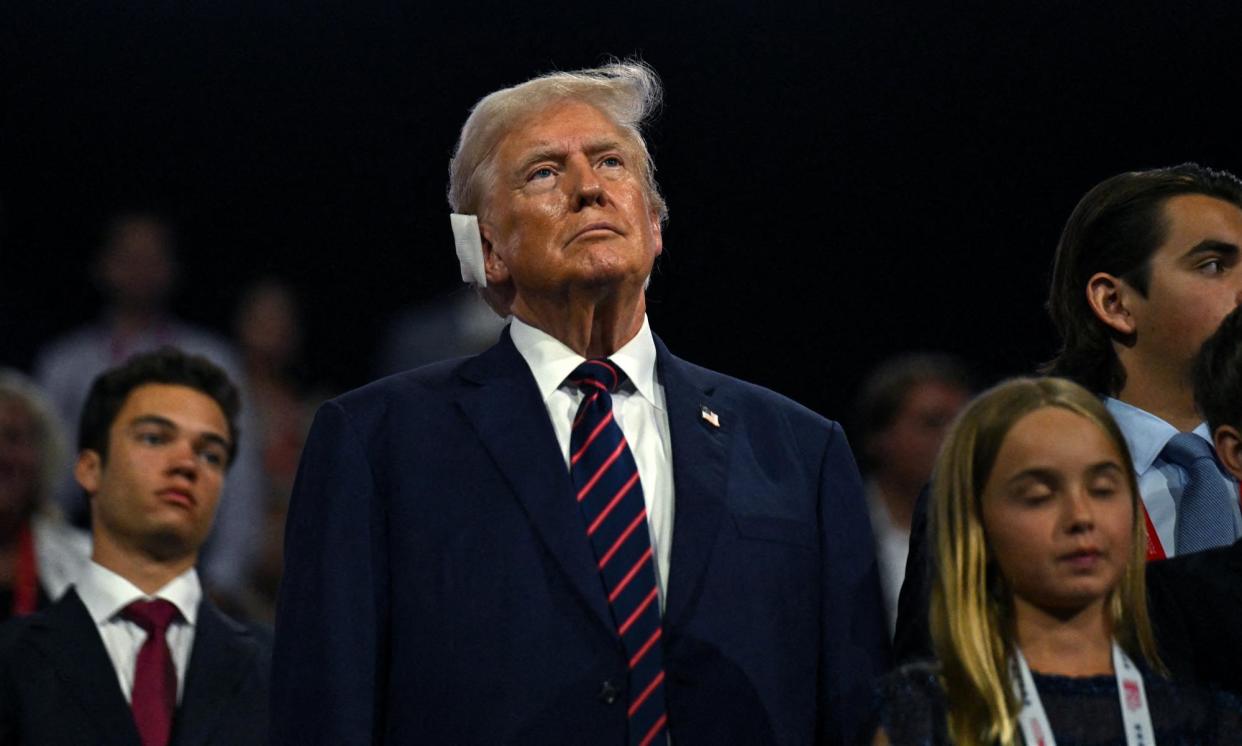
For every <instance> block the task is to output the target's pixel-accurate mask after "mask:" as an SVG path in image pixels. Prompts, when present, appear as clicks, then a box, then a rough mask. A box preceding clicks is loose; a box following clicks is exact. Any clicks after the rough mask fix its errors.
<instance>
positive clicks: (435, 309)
mask: <svg viewBox="0 0 1242 746" xmlns="http://www.w3.org/2000/svg"><path fill="white" fill-rule="evenodd" d="M504 326H505V320H504V318H503V317H501V316H498V315H496V314H495V313H493V312H492V309H490V308H488V307H487V303H485V302H484V301H483V299H482V298H480V297H479V295H478V293H473V292H470V291H469V290H460V291H457V292H455V293H452V294H450V295H446V296H442V297H439V298H436V299H434V300H431V301H427V302H425V303H420V304H418V305H416V306H413V307H411V308H406V309H403V310H402V311H400V312H398V314H397V315H396V316H395V318H393V320H392V321H391V322H389V325H388V329H387V330H386V331H385V333H384V339H383V341H382V342H381V343H380V351H379V360H378V363H377V370H376V373H377V374H378V375H380V376H388V375H392V374H393V373H400V372H401V371H403V370H410V369H412V368H418V367H421V366H423V365H427V364H428V363H434V362H437V361H439V360H448V359H449V358H454V357H464V356H465V355H477V354H479V353H480V352H482V351H483V350H486V349H487V348H488V347H491V346H492V345H493V344H495V342H496V337H498V336H500V330H501V329H503V328H504Z"/></svg>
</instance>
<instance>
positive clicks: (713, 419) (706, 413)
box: [699, 404, 720, 427]
mask: <svg viewBox="0 0 1242 746" xmlns="http://www.w3.org/2000/svg"><path fill="white" fill-rule="evenodd" d="M699 414H700V415H702V417H703V419H704V420H706V421H707V424H709V425H711V426H712V427H720V415H718V414H716V413H715V412H713V411H712V410H710V409H708V408H707V405H706V404H700V405H699Z"/></svg>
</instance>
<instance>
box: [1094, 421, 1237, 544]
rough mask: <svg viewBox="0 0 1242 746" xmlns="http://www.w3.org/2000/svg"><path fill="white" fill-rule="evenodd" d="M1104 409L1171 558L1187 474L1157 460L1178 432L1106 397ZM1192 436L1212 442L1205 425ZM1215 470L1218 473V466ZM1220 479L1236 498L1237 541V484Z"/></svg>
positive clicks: (1222, 475)
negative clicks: (1125, 449)
mask: <svg viewBox="0 0 1242 746" xmlns="http://www.w3.org/2000/svg"><path fill="white" fill-rule="evenodd" d="M1104 406H1105V407H1107V408H1108V412H1109V414H1111V415H1112V416H1113V419H1115V420H1116V421H1117V426H1118V427H1119V428H1121V434H1122V435H1123V436H1124V437H1125V439H1126V445H1127V446H1128V447H1129V448H1130V458H1131V459H1132V460H1133V461H1134V472H1135V474H1136V475H1137V476H1138V485H1139V493H1141V494H1142V496H1143V505H1144V506H1145V507H1146V508H1147V515H1148V517H1150V518H1151V523H1152V525H1153V526H1155V527H1156V535H1157V536H1159V537H1160V545H1161V546H1162V547H1164V553H1165V556H1167V557H1173V556H1175V555H1176V554H1177V546H1176V544H1175V536H1176V528H1177V504H1178V503H1179V502H1181V497H1182V490H1183V489H1184V488H1185V486H1186V474H1185V472H1184V471H1183V470H1182V468H1181V467H1180V466H1177V465H1176V464H1171V463H1169V462H1167V461H1165V460H1164V459H1162V458H1160V452H1161V451H1162V450H1164V446H1165V445H1166V444H1167V443H1168V442H1169V439H1170V438H1172V437H1173V436H1174V435H1177V433H1178V430H1177V428H1175V427H1173V426H1172V425H1170V424H1169V423H1167V422H1165V421H1164V420H1162V419H1160V418H1159V417H1157V416H1156V415H1154V414H1152V413H1150V412H1147V411H1145V410H1142V409H1139V408H1138V407H1136V406H1133V405H1131V404H1126V403H1125V402H1123V401H1121V400H1119V399H1114V398H1112V397H1108V398H1106V399H1105V400H1104ZM1192 432H1193V433H1194V434H1195V435H1198V436H1199V437H1201V438H1203V439H1204V440H1206V441H1207V442H1208V443H1211V442H1212V434H1211V433H1210V432H1209V431H1208V426H1207V423H1206V422H1203V423H1200V424H1199V426H1198V427H1196V428H1195V429H1194V430H1193V431H1192ZM1217 468H1218V469H1220V464H1219V463H1217ZM1220 478H1221V481H1222V482H1225V483H1226V484H1227V485H1228V487H1229V494H1231V495H1233V496H1234V497H1235V499H1234V500H1232V501H1231V503H1230V504H1231V505H1232V506H1233V536H1234V538H1235V539H1236V538H1238V537H1239V536H1242V510H1239V507H1238V501H1237V499H1236V498H1237V495H1238V483H1237V481H1236V480H1235V479H1234V478H1233V477H1232V476H1230V475H1229V474H1228V473H1227V472H1225V471H1224V470H1223V469H1222V470H1221V472H1220Z"/></svg>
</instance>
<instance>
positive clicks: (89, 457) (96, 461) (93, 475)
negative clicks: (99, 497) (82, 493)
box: [73, 448, 103, 496]
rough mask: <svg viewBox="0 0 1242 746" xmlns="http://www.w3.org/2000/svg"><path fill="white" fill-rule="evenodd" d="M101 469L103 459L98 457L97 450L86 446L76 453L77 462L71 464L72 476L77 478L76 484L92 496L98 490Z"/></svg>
mask: <svg viewBox="0 0 1242 746" xmlns="http://www.w3.org/2000/svg"><path fill="white" fill-rule="evenodd" d="M102 471H103V459H102V458H100V456H99V452H98V451H96V450H94V449H91V448H87V449H84V450H83V451H82V452H81V453H79V454H78V460H77V463H75V464H74V465H73V478H74V479H76V480H78V484H79V485H80V486H81V487H82V489H83V490H86V494H88V495H92V496H94V494H95V493H96V492H98V491H99V477H100V473H101V472H102Z"/></svg>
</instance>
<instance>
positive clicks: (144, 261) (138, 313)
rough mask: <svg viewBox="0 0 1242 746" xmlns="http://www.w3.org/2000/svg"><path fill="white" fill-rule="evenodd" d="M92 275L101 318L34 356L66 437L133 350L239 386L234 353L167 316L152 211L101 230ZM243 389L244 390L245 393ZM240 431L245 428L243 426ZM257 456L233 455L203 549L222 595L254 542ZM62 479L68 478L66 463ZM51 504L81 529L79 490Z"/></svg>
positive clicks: (166, 279)
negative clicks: (171, 349)
mask: <svg viewBox="0 0 1242 746" xmlns="http://www.w3.org/2000/svg"><path fill="white" fill-rule="evenodd" d="M94 270H95V272H94V274H95V278H96V282H97V283H98V286H99V290H100V292H101V293H102V295H103V297H104V299H105V303H106V307H105V309H104V311H103V314H102V316H101V318H99V319H98V320H97V321H95V322H93V323H90V324H87V325H86V326H83V327H81V328H79V329H76V330H73V331H71V332H69V333H68V334H67V335H65V336H64V337H62V338H60V339H57V340H55V341H53V342H51V343H50V344H48V345H47V346H46V347H45V348H44V349H43V350H42V351H41V352H40V353H39V355H38V359H37V360H36V364H35V374H36V378H37V380H38V381H39V383H40V385H41V386H42V387H43V389H44V390H45V391H46V392H47V394H48V396H49V397H50V398H51V401H52V404H53V406H54V407H55V409H56V412H57V413H58V414H59V415H60V418H61V422H62V424H63V425H64V427H65V430H66V432H68V433H69V434H70V435H71V436H75V435H76V428H77V417H78V412H80V411H81V409H82V404H83V402H84V401H85V400H86V392H87V389H88V388H89V386H90V383H91V381H92V380H93V379H94V378H95V376H97V375H98V374H99V373H101V372H102V371H104V370H105V369H107V368H109V367H112V366H114V365H117V364H119V363H121V362H122V361H124V360H126V359H127V358H129V357H130V356H131V355H133V354H134V353H137V352H142V351H145V350H152V349H155V348H157V347H160V346H164V345H173V346H176V347H178V348H180V349H183V350H185V351H187V352H190V353H194V354H197V355H202V356H203V357H206V358H207V359H209V360H211V361H213V362H215V363H216V364H217V365H219V366H221V367H222V368H224V370H225V371H227V372H228V373H229V375H230V377H232V378H233V379H234V380H237V381H239V382H240V381H241V380H242V378H241V375H240V374H241V367H240V365H239V364H238V361H237V355H236V353H235V352H234V351H233V348H232V347H231V346H230V345H229V344H228V342H226V341H225V340H224V339H222V338H221V337H218V336H217V335H215V334H212V333H211V332H209V331H206V330H204V329H200V328H198V327H196V326H193V325H191V324H187V323H185V322H183V321H181V320H179V319H177V318H176V317H175V316H173V315H172V314H171V313H170V311H169V309H168V308H167V305H166V304H167V302H168V299H169V297H170V295H171V293H172V291H173V289H174V287H175V285H176V281H177V261H176V257H175V254H174V237H173V232H172V228H171V226H170V225H169V224H168V222H167V221H166V220H164V219H163V218H161V217H160V216H158V215H154V214H151V213H139V212H134V213H125V214H121V215H117V216H116V217H114V218H113V219H112V220H111V222H110V223H109V224H108V226H107V230H106V233H105V236H104V241H103V245H102V247H101V249H100V251H99V255H98V257H97V259H96V263H95V266H94ZM243 388H244V387H243ZM242 429H250V428H249V423H248V422H243V423H242ZM259 469H260V463H259V459H258V454H257V451H256V450H255V449H254V448H253V447H250V448H246V449H244V450H243V451H242V452H241V453H239V454H238V458H237V462H236V463H235V464H234V467H233V469H232V470H231V472H230V477H229V487H228V491H229V499H227V500H225V501H224V505H223V506H222V507H221V510H220V515H219V516H218V518H217V521H216V529H215V534H214V535H213V537H212V540H211V542H210V543H209V545H208V549H207V553H206V557H205V559H204V562H203V574H204V576H205V579H206V581H207V583H208V585H209V586H210V587H211V588H213V589H215V590H220V591H223V592H235V591H236V589H238V588H240V587H241V583H242V580H243V578H244V577H245V573H246V568H247V566H248V564H249V562H250V558H251V556H252V551H253V547H254V544H255V541H254V539H255V534H256V530H255V527H256V526H257V524H258V515H259V513H260V511H261V502H260V500H259V499H258V495H257V491H258V490H259V481H258V480H259V478H260V473H259ZM64 473H66V474H68V473H69V468H68V464H66V465H65V471H64ZM56 498H57V501H58V502H59V503H60V505H61V506H62V507H63V508H64V510H65V511H66V513H67V514H68V516H69V518H70V519H71V520H72V521H73V522H74V523H75V524H77V525H79V526H85V525H86V523H87V520H88V515H87V504H86V501H85V498H84V497H83V495H82V491H81V489H80V488H78V487H77V486H76V485H75V484H74V483H73V481H72V480H71V479H69V478H65V479H64V481H63V482H62V484H61V485H59V486H58V487H57V490H56Z"/></svg>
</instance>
